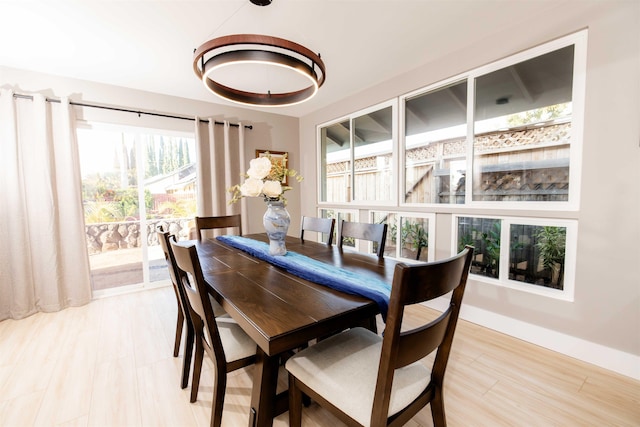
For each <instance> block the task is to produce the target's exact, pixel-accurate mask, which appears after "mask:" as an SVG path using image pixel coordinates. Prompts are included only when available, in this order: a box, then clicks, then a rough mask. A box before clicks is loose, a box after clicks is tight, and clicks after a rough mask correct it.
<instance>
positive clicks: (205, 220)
mask: <svg viewBox="0 0 640 427" xmlns="http://www.w3.org/2000/svg"><path fill="white" fill-rule="evenodd" d="M195 220H196V233H197V236H198V240H202V230H212V229H218V228H237V229H238V235H239V236H242V216H241V215H240V214H236V215H225V216H197V217H196V218H195Z"/></svg>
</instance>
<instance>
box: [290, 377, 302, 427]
mask: <svg viewBox="0 0 640 427" xmlns="http://www.w3.org/2000/svg"><path fill="white" fill-rule="evenodd" d="M296 381H297V380H296V379H295V378H294V377H293V375H289V426H290V427H300V426H301V425H302V392H301V391H300V389H299V388H298V386H297V385H296Z"/></svg>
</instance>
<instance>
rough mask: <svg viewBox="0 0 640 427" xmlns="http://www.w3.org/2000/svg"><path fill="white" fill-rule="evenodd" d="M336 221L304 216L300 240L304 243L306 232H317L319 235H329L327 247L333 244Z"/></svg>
mask: <svg viewBox="0 0 640 427" xmlns="http://www.w3.org/2000/svg"><path fill="white" fill-rule="evenodd" d="M335 224H336V220H335V219H333V218H317V217H313V216H303V217H302V222H301V224H300V240H301V241H303V242H304V232H305V231H315V232H317V233H324V234H328V235H329V238H328V239H327V246H331V244H332V243H333V229H334V228H335Z"/></svg>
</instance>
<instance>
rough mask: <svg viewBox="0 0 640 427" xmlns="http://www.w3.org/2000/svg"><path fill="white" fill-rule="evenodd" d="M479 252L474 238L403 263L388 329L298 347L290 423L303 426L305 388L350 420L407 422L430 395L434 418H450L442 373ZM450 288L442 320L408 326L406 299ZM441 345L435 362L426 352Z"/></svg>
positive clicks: (292, 363) (442, 421)
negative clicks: (432, 258)
mask: <svg viewBox="0 0 640 427" xmlns="http://www.w3.org/2000/svg"><path fill="white" fill-rule="evenodd" d="M472 255H473V248H472V247H471V246H467V247H465V249H463V250H462V251H461V252H460V253H459V254H457V255H455V256H453V257H451V258H448V259H446V260H442V261H436V262H432V263H425V264H413V265H407V264H404V263H400V264H397V265H396V267H395V270H394V275H393V284H392V286H391V296H390V300H389V309H388V313H387V322H386V327H385V330H384V334H383V336H382V337H381V336H379V335H377V334H375V333H373V332H371V331H369V330H367V329H364V328H353V329H349V330H346V331H344V332H341V333H339V334H337V335H334V336H332V337H330V338H327V339H326V340H323V341H320V342H319V343H317V344H315V345H312V346H310V347H308V348H307V349H305V350H301V351H300V352H298V353H296V354H295V355H293V356H292V357H291V358H290V359H289V360H288V361H287V363H286V365H285V366H286V369H287V371H288V372H289V425H291V426H294V427H297V426H300V423H301V418H302V397H303V394H304V396H308V397H310V398H311V399H312V400H313V401H315V402H317V403H318V404H320V405H321V406H322V407H324V408H326V409H328V410H329V411H330V412H332V413H333V414H334V415H336V416H337V417H338V418H339V419H340V420H342V421H343V422H345V423H346V424H347V425H349V426H372V427H378V426H400V425H404V424H405V423H407V422H408V421H409V420H410V419H411V418H413V416H414V415H415V414H416V413H418V412H419V411H420V410H421V409H422V408H423V407H425V406H426V405H427V404H429V403H431V416H432V418H433V424H434V426H436V427H440V426H445V425H446V418H445V410H444V400H443V389H442V388H443V380H444V374H445V371H446V368H447V362H448V359H449V354H450V352H451V345H452V343H453V336H454V332H455V328H456V324H457V321H458V315H459V313H460V304H461V303H462V297H463V295H464V290H465V286H466V282H467V277H468V275H469V267H470V265H471V258H472ZM449 292H451V296H450V301H449V306H448V307H447V309H446V310H445V311H444V312H443V313H441V314H440V315H439V316H438V317H437V318H436V319H435V320H431V321H425V322H424V323H423V324H422V325H415V324H413V323H412V325H411V326H408V325H405V327H404V328H403V327H402V326H403V325H402V320H403V316H404V313H405V307H407V306H409V305H413V304H419V303H422V302H424V301H429V300H432V299H435V298H438V297H440V296H443V295H446V294H447V293H449ZM412 320H413V319H412ZM436 349H437V352H436V355H435V359H434V360H433V363H431V364H430V366H428V364H427V362H426V360H422V359H424V358H425V357H426V356H428V355H429V354H430V353H432V352H433V350H436Z"/></svg>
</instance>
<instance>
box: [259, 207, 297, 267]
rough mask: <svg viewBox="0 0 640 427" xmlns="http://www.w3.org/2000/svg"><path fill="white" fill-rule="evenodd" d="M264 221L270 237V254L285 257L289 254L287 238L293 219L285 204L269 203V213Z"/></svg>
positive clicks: (265, 215)
mask: <svg viewBox="0 0 640 427" xmlns="http://www.w3.org/2000/svg"><path fill="white" fill-rule="evenodd" d="M262 221H263V224H264V229H265V231H266V232H267V236H269V254H270V255H285V254H286V253H287V247H286V246H285V238H286V237H287V232H288V231H289V225H290V224H291V217H290V216H289V212H287V209H286V208H285V207H284V202H282V201H268V202H267V211H266V212H265V213H264V217H262Z"/></svg>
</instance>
